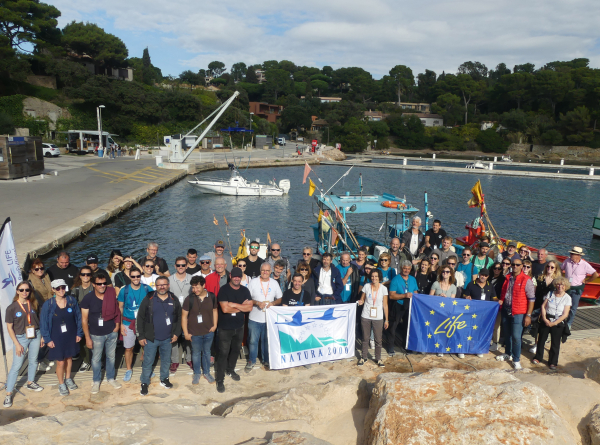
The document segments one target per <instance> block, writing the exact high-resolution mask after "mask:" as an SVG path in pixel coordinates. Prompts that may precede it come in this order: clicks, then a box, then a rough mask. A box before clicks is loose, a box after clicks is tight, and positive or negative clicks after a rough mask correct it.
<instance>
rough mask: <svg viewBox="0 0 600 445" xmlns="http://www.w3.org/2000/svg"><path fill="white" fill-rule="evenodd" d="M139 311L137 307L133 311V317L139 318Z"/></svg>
mask: <svg viewBox="0 0 600 445" xmlns="http://www.w3.org/2000/svg"><path fill="white" fill-rule="evenodd" d="M137 313H138V310H137V309H136V310H135V311H133V318H137Z"/></svg>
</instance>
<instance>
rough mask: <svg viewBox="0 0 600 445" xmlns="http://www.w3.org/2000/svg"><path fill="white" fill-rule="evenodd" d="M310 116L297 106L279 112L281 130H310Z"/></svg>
mask: <svg viewBox="0 0 600 445" xmlns="http://www.w3.org/2000/svg"><path fill="white" fill-rule="evenodd" d="M310 124H311V121H310V114H309V113H308V112H307V111H306V109H305V108H304V107H302V106H299V105H292V106H289V107H286V108H284V109H283V111H282V112H281V128H282V129H285V130H286V131H288V130H289V129H291V128H301V127H303V128H308V129H310Z"/></svg>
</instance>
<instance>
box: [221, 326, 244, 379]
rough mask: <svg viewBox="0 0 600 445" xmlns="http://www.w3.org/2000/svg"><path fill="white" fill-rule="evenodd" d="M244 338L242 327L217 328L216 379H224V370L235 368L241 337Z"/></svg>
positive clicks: (240, 346) (229, 370) (240, 347)
mask: <svg viewBox="0 0 600 445" xmlns="http://www.w3.org/2000/svg"><path fill="white" fill-rule="evenodd" d="M243 338H244V327H243V326H242V327H241V328H238V329H219V338H218V345H219V351H218V355H217V362H216V380H217V382H222V381H223V380H225V372H232V371H234V370H235V364H236V363H237V359H238V356H239V355H240V349H242V339H243Z"/></svg>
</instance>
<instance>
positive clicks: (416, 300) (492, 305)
mask: <svg viewBox="0 0 600 445" xmlns="http://www.w3.org/2000/svg"><path fill="white" fill-rule="evenodd" d="M499 308H500V305H499V304H498V303H497V302H495V301H481V300H464V299H461V298H445V297H436V296H433V295H421V294H413V297H412V299H411V304H410V321H409V326H408V338H407V341H406V343H407V349H410V350H411V351H418V352H441V353H444V354H450V353H453V354H459V353H463V354H485V353H487V352H488V351H489V349H490V340H491V339H492V333H493V331H494V322H495V321H496V315H497V314H498V310H499Z"/></svg>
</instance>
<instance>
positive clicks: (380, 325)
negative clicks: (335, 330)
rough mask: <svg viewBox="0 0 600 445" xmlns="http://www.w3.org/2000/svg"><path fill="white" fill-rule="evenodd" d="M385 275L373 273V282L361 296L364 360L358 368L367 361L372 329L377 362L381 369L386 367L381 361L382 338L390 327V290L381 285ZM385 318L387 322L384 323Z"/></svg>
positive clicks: (367, 285) (362, 359) (367, 284)
mask: <svg viewBox="0 0 600 445" xmlns="http://www.w3.org/2000/svg"><path fill="white" fill-rule="evenodd" d="M382 281H383V274H382V273H381V271H380V270H379V269H375V270H373V271H372V272H371V282H370V283H366V284H365V285H364V286H363V288H362V292H361V294H360V300H359V301H358V305H359V306H363V310H362V316H361V325H362V331H363V342H362V358H361V359H360V360H359V361H358V366H362V365H364V364H365V362H366V361H367V354H368V347H369V342H368V341H367V339H368V338H369V336H370V335H371V328H373V333H374V335H375V361H376V362H377V365H379V366H380V367H382V368H383V367H384V366H385V365H384V364H383V361H382V360H381V338H382V337H383V330H384V329H387V328H388V326H389V322H388V290H387V288H386V287H385V286H384V285H383V284H382V283H381V282H382ZM384 317H385V322H384Z"/></svg>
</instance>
